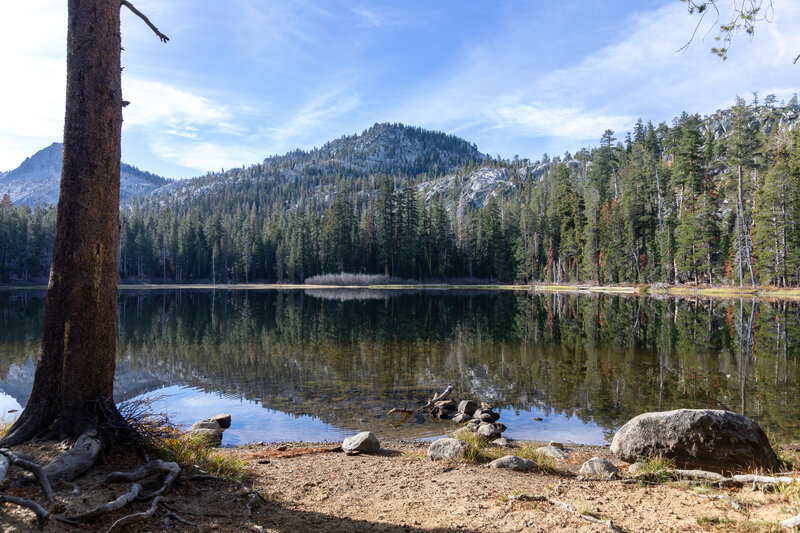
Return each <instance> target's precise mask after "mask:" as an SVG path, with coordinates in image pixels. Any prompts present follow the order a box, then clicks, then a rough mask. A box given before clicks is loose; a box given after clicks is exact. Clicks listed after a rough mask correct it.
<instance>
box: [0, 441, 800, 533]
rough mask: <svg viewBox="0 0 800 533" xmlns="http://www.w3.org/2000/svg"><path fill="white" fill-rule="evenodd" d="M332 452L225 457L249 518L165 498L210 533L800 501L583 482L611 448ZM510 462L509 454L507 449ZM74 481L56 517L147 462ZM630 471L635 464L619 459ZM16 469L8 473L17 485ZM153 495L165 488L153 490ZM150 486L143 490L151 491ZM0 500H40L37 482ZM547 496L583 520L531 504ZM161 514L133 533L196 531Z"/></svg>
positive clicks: (583, 527)
mask: <svg viewBox="0 0 800 533" xmlns="http://www.w3.org/2000/svg"><path fill="white" fill-rule="evenodd" d="M36 446H37V445H29V447H28V448H26V449H20V450H18V452H19V453H25V454H27V455H29V456H32V457H35V458H36V459H37V461H43V460H44V459H46V456H48V455H54V454H55V453H57V452H58V450H55V449H53V447H52V446H50V447H49V448H48V447H47V446H46V445H38V446H39V448H36ZM335 447H336V444H318V445H312V444H286V445H281V446H278V445H274V444H273V445H248V446H242V447H239V448H232V449H228V450H226V453H229V454H232V455H234V456H237V457H239V458H243V459H246V460H247V461H248V463H250V464H251V465H252V475H251V477H250V478H249V479H248V480H247V481H246V485H247V486H248V487H252V488H253V489H255V490H257V491H258V492H259V494H260V495H261V497H262V499H259V500H257V501H256V504H255V505H253V507H252V516H248V511H247V500H248V498H247V495H246V492H245V491H244V490H242V489H241V488H238V487H236V486H233V485H231V484H229V483H225V482H221V481H215V480H198V481H188V480H184V481H181V482H178V483H177V484H176V485H174V486H173V488H172V489H170V491H168V493H167V494H166V500H167V502H168V503H169V505H170V506H171V507H172V508H173V509H175V510H176V511H177V513H178V514H179V515H180V516H181V517H182V518H183V519H185V520H187V521H191V522H194V523H196V524H199V525H201V526H202V528H203V530H204V531H221V532H234V531H251V532H254V533H258V532H269V533H277V532H281V533H298V532H304V531H325V532H348V533H349V532H353V533H355V532H397V533H399V532H414V533H434V532H436V533H449V532H454V533H455V532H472V531H474V532H479V531H480V532H517V531H526V532H527V531H530V532H550V531H570V532H572V531H579V532H601V531H611V530H612V528H610V527H609V525H608V524H599V523H594V522H590V521H588V520H586V519H584V518H582V517H581V515H580V514H579V513H580V512H590V513H593V514H594V515H595V516H596V517H599V518H600V519H610V520H611V524H612V525H613V528H614V529H615V530H617V531H629V532H636V531H641V532H651V531H780V529H779V527H778V526H777V522H779V521H780V520H783V519H785V518H788V517H790V516H794V515H796V514H798V513H800V496H799V495H798V494H797V493H796V492H795V493H794V494H778V493H762V492H760V491H752V490H750V489H749V488H745V489H726V490H721V489H717V488H713V487H709V486H707V485H705V486H703V485H701V486H683V485H680V484H678V483H667V484H654V485H650V484H644V485H643V484H637V483H631V482H625V481H581V480H578V479H577V478H576V476H575V474H576V473H577V470H578V469H579V468H580V465H581V464H582V463H583V462H584V461H585V460H586V459H589V458H590V457H594V456H601V457H605V458H608V459H611V460H613V458H612V457H611V455H610V453H609V452H608V450H607V448H603V447H589V446H572V447H570V448H569V449H570V451H571V453H570V457H569V459H565V460H555V463H556V465H557V467H558V469H559V471H560V473H559V474H545V473H536V472H533V473H520V472H511V471H503V470H494V469H489V468H487V467H486V466H485V465H477V464H467V463H463V462H449V463H444V462H432V461H430V460H428V458H427V456H426V449H427V445H426V444H424V443H413V442H388V443H383V444H382V448H383V450H382V452H381V453H380V454H377V455H357V456H348V455H345V454H344V453H342V452H341V451H330V450H332V449H335ZM510 453H513V449H512V450H510ZM109 460H110V464H107V465H99V466H96V467H95V468H93V469H92V471H90V472H89V473H88V474H87V475H85V476H83V477H82V478H79V479H78V480H76V483H75V484H59V485H56V486H54V490H55V492H56V497H57V499H58V500H59V501H60V502H62V503H61V504H60V507H59V508H58V509H56V511H57V512H62V513H63V512H64V510H69V512H79V511H83V510H86V509H89V508H92V507H94V506H97V505H100V504H103V503H105V502H108V501H110V500H113V499H114V498H116V497H118V496H119V495H120V494H122V493H124V492H126V491H127V490H128V488H129V484H126V483H114V484H110V485H106V484H104V483H102V480H103V478H104V476H105V475H106V474H107V473H109V472H111V471H115V470H132V469H133V468H135V467H136V466H139V465H141V464H142V459H141V458H139V457H138V456H136V454H134V453H126V454H118V455H115V456H113V457H110V458H109ZM613 462H615V463H616V464H617V465H618V466H620V467H622V468H623V470H624V469H625V467H626V466H627V465H625V463H620V462H619V461H613ZM18 476H19V470H18V469H16V468H13V467H12V468H11V469H10V470H9V477H10V478H12V479H11V480H10V481H12V482H13V478H14V477H18ZM150 483H151V484H152V486H151V487H150V488H156V487H157V486H158V484H159V480H158V479H154V480H152V481H151V482H150ZM145 488H147V487H145ZM0 492H2V493H4V494H10V495H16V496H22V497H27V498H31V499H35V500H36V501H38V502H40V503H43V502H44V497H43V496H42V494H41V490H40V489H39V488H38V486H36V485H30V486H24V487H11V486H9V481H6V483H4V485H3V486H2V490H0ZM536 496H547V497H549V498H552V499H555V500H558V501H560V502H563V503H566V504H569V505H571V506H572V507H573V508H575V509H576V511H573V510H569V509H567V508H564V507H562V506H560V505H557V504H553V503H549V502H547V501H526V499H527V498H526V497H536ZM148 506H149V503H144V502H142V503H135V504H133V505H132V506H130V507H129V508H127V509H125V510H121V511H116V512H114V513H113V514H110V515H106V516H104V517H102V518H101V519H99V520H98V521H97V522H95V523H91V524H88V525H86V526H82V527H80V528H76V527H71V526H68V525H65V524H62V523H58V522H54V521H52V520H51V521H50V522H49V523H48V524H47V525H46V526H45V529H44V530H45V531H65V532H78V531H106V530H107V529H108V528H109V526H110V525H111V524H112V523H113V522H114V521H115V520H116V519H118V518H120V517H121V516H124V515H126V514H129V513H132V512H139V511H143V510H145V509H146V508H147V507H148ZM35 529H36V520H35V517H34V515H33V513H31V512H29V511H27V510H24V509H21V508H19V507H17V506H15V505H10V504H0V530H2V531H4V532H9V533H11V532H19V531H31V530H35ZM196 530H197V528H195V527H193V526H190V525H185V524H181V523H180V522H178V521H177V520H175V519H174V518H170V517H168V516H166V515H165V513H164V512H163V511H162V510H159V511H158V512H156V514H155V515H154V517H153V518H149V519H146V520H145V521H142V522H139V523H138V524H136V525H135V526H133V527H132V528H130V531H176V532H177V531H196Z"/></svg>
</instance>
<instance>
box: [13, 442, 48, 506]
mask: <svg viewBox="0 0 800 533" xmlns="http://www.w3.org/2000/svg"><path fill="white" fill-rule="evenodd" d="M0 454H2V455H3V456H4V457H5V458H6V459H7V460H8V463H11V464H12V465H14V466H18V467H20V468H22V469H25V470H27V471H28V472H30V473H32V474H33V475H34V476H35V477H36V481H38V482H39V485H41V486H42V490H43V491H44V495H45V496H46V497H47V501H49V502H50V503H56V497H55V496H54V495H53V489H52V487H51V486H50V480H49V479H48V476H47V473H46V472H45V470H44V468H42V467H41V466H39V465H37V464H36V463H33V462H31V461H28V460H26V459H23V458H21V457H18V456H17V455H16V454H14V452H12V451H11V450H9V449H8V448H3V449H2V450H0ZM7 468H8V466H6V469H7ZM3 476H5V472H4V473H3ZM0 479H2V478H0Z"/></svg>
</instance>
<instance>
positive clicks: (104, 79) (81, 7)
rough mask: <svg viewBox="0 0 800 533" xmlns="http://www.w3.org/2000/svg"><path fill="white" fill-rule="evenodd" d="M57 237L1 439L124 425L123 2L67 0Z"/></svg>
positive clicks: (67, 434) (74, 434)
mask: <svg viewBox="0 0 800 533" xmlns="http://www.w3.org/2000/svg"><path fill="white" fill-rule="evenodd" d="M68 7H69V19H68V32H67V98H66V115H65V125H64V153H63V162H62V168H61V193H60V196H59V200H58V215H57V222H56V237H55V243H54V247H53V256H52V264H51V269H50V282H49V285H48V290H47V300H46V306H45V314H44V324H43V328H42V341H41V345H40V348H39V355H38V358H37V364H36V374H35V378H34V383H33V390H32V392H31V397H30V400H29V401H28V404H27V406H26V408H25V410H24V411H23V413H22V415H21V416H20V418H19V419H18V420H17V422H16V423H15V424H14V426H13V427H12V428H11V429H10V430H9V432H8V433H7V434H6V436H5V437H4V438H3V440H2V445H3V446H9V445H13V444H16V443H19V442H23V441H26V440H29V439H31V438H34V437H39V436H42V437H44V438H56V439H63V438H70V437H72V438H74V437H77V436H79V435H80V434H82V433H84V432H85V431H87V430H89V429H98V430H100V431H101V435H103V436H104V437H105V438H106V439H104V440H107V438H108V437H109V435H110V434H109V433H108V428H109V427H111V428H114V427H122V426H120V424H121V423H122V419H121V417H120V415H119V413H118V412H117V409H116V406H115V404H114V399H113V385H114V370H115V365H116V361H115V356H116V330H117V327H116V324H117V320H116V318H117V317H116V313H117V281H118V266H119V264H118V262H119V233H120V228H119V181H120V130H121V126H122V94H121V80H120V78H121V76H120V74H121V70H120V50H121V47H120V16H119V10H120V4H119V2H112V1H109V0H69V2H68Z"/></svg>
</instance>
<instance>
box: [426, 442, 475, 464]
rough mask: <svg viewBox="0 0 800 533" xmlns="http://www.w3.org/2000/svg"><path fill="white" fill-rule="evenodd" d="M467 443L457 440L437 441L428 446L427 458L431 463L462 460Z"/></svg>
mask: <svg viewBox="0 0 800 533" xmlns="http://www.w3.org/2000/svg"><path fill="white" fill-rule="evenodd" d="M466 449H467V443H466V442H464V441H462V440H458V439H439V440H435V441H433V442H432V443H431V445H430V446H428V457H429V458H430V459H431V460H432V461H448V460H454V459H455V460H458V459H463V458H464V452H465V451H466Z"/></svg>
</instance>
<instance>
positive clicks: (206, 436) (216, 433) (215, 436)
mask: <svg viewBox="0 0 800 533" xmlns="http://www.w3.org/2000/svg"><path fill="white" fill-rule="evenodd" d="M189 437H190V438H191V439H192V440H195V441H198V442H201V443H203V444H205V445H206V446H210V447H212V448H215V447H217V446H219V445H221V444H222V430H221V429H219V428H217V429H213V428H198V429H193V430H192V431H190V432H189Z"/></svg>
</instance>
